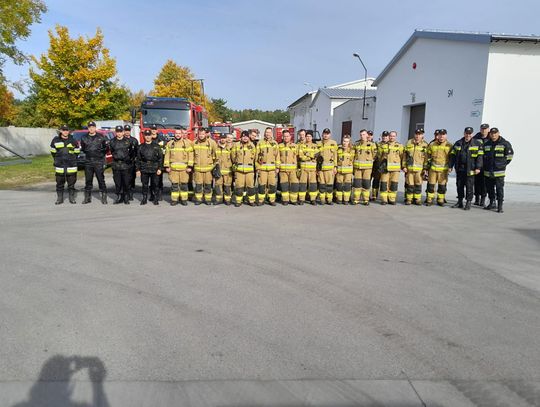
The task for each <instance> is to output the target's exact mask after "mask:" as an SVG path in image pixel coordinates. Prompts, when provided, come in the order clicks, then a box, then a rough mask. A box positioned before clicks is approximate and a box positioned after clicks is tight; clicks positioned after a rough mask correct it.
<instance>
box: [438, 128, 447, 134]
mask: <svg viewBox="0 0 540 407" xmlns="http://www.w3.org/2000/svg"><path fill="white" fill-rule="evenodd" d="M439 134H448V132H447V131H446V129H439Z"/></svg>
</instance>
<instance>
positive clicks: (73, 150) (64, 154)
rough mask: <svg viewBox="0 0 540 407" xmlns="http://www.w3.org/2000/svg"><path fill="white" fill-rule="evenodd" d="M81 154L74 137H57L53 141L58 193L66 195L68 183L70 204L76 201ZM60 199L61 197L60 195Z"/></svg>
mask: <svg viewBox="0 0 540 407" xmlns="http://www.w3.org/2000/svg"><path fill="white" fill-rule="evenodd" d="M79 153H80V149H79V143H78V142H77V141H76V140H74V139H73V137H72V135H71V134H70V135H68V137H67V138H63V137H61V136H56V137H55V138H53V139H52V141H51V154H52V156H53V158H54V164H53V165H54V169H55V173H56V192H57V193H59V194H62V197H63V193H64V186H65V184H66V183H67V186H68V191H69V199H70V202H71V201H72V200H73V199H74V194H75V182H77V155H78V154H79ZM59 197H60V195H59Z"/></svg>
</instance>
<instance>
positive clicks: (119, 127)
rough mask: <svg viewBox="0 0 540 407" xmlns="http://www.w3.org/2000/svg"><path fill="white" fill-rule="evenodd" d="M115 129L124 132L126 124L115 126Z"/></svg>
mask: <svg viewBox="0 0 540 407" xmlns="http://www.w3.org/2000/svg"><path fill="white" fill-rule="evenodd" d="M114 131H121V132H124V126H116V127H115V128H114Z"/></svg>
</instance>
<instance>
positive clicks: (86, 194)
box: [82, 191, 92, 204]
mask: <svg viewBox="0 0 540 407" xmlns="http://www.w3.org/2000/svg"><path fill="white" fill-rule="evenodd" d="M90 202H92V193H91V192H89V191H84V200H83V201H82V203H83V204H87V203H90Z"/></svg>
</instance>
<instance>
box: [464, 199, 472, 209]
mask: <svg viewBox="0 0 540 407" xmlns="http://www.w3.org/2000/svg"><path fill="white" fill-rule="evenodd" d="M463 209H464V210H466V211H470V210H471V201H467V202H465V208H463Z"/></svg>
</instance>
